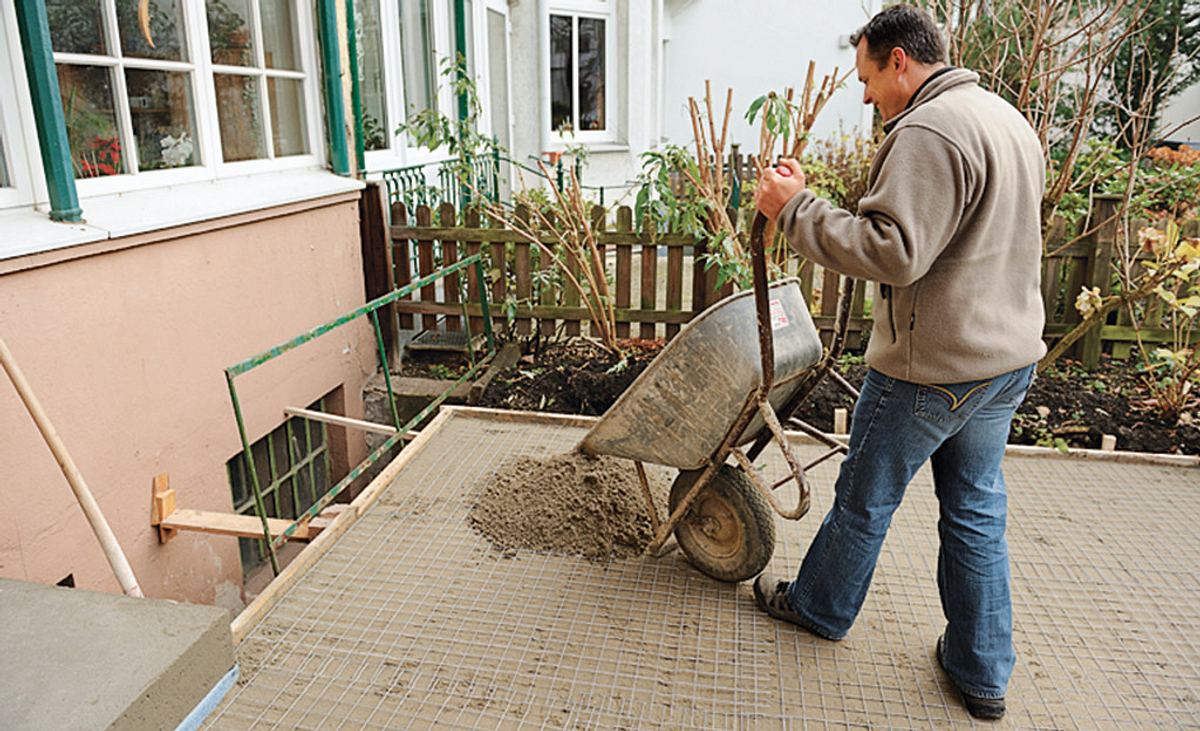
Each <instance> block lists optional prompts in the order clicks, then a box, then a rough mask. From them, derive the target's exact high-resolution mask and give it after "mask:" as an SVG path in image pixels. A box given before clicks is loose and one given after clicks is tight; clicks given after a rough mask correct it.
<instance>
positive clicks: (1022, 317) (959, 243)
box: [754, 5, 1045, 719]
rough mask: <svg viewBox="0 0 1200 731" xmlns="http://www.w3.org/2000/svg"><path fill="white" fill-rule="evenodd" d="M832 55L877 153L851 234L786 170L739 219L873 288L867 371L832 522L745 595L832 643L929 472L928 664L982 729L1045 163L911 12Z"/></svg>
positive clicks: (1005, 638) (1000, 708) (1036, 304)
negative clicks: (873, 129) (934, 520)
mask: <svg viewBox="0 0 1200 731" xmlns="http://www.w3.org/2000/svg"><path fill="white" fill-rule="evenodd" d="M851 41H852V42H853V43H854V44H855V45H856V47H857V60H856V66H857V70H858V77H859V81H861V82H862V83H863V86H864V87H865V88H864V92H863V102H864V103H865V104H874V105H875V107H876V108H877V109H878V110H879V113H880V115H881V116H882V118H883V121H884V130H885V131H886V133H887V136H886V137H885V138H884V140H883V143H882V144H881V146H880V148H879V152H878V153H877V155H876V158H875V160H874V161H873V164H872V167H871V172H870V179H869V191H868V193H867V194H866V195H865V196H864V197H863V198H862V200H861V202H860V203H859V205H858V212H857V215H856V214H855V213H852V212H849V211H845V210H839V209H837V208H834V207H833V206H832V205H830V204H829V203H828V202H827V201H824V200H821V199H819V198H817V197H816V196H815V195H813V193H812V192H811V191H808V190H806V188H805V180H804V173H803V172H802V171H801V169H800V165H799V163H798V162H797V161H795V160H783V161H782V163H781V165H782V168H781V170H782V171H783V172H782V173H781V172H776V171H774V170H767V171H766V172H764V174H763V176H762V180H761V182H760V186H759V190H758V193H757V201H756V202H757V205H758V209H759V210H760V211H761V212H762V213H763V214H764V215H766V216H768V217H770V218H776V219H777V220H778V222H779V227H780V230H781V231H783V232H784V233H785V235H786V236H787V238H788V241H789V242H790V243H791V245H792V246H793V247H794V248H795V249H796V250H797V251H798V252H800V253H801V254H802V255H804V256H806V257H808V258H809V259H811V260H812V261H815V262H817V263H818V264H820V265H822V266H824V267H827V268H829V269H832V270H835V271H838V272H841V273H843V274H846V275H848V276H851V277H856V278H860V279H868V280H871V281H874V282H876V283H877V286H876V297H875V303H876V304H875V322H874V327H873V330H872V333H871V338H870V342H869V343H868V346H867V354H866V360H867V364H868V365H869V366H870V371H869V373H868V375H867V378H866V382H865V383H864V384H863V388H862V395H861V396H860V398H859V400H858V404H857V405H856V407H855V409H854V419H853V424H852V428H851V433H850V449H849V453H848V454H847V455H846V459H845V461H844V462H843V463H842V466H841V471H840V473H839V476H838V480H837V485H836V488H835V499H834V504H833V507H832V508H831V509H830V511H829V513H828V515H826V516H825V519H824V522H823V523H822V524H821V527H820V529H819V531H818V533H817V536H816V538H814V539H813V542H812V545H811V546H809V549H808V552H807V555H806V556H805V557H804V561H803V563H802V565H801V567H800V571H799V573H798V575H797V577H796V579H795V580H794V581H790V582H789V581H786V580H776V579H774V578H771V577H768V576H766V575H764V576H760V577H759V578H758V580H757V581H756V582H755V585H754V592H755V598H756V599H757V601H758V604H759V606H760V607H761V608H762V609H763V610H765V611H766V612H767V613H769V614H771V615H772V616H774V617H776V618H778V619H782V620H786V621H789V622H792V623H795V624H797V625H800V626H801V627H803V628H805V629H807V630H808V631H810V632H812V633H814V634H817V635H819V636H821V637H824V638H826V639H829V640H840V639H841V638H843V637H845V635H846V633H847V632H848V631H849V630H850V626H851V625H852V624H853V623H854V619H855V617H856V616H857V615H858V612H859V610H860V609H861V608H862V604H863V600H864V599H865V598H866V593H867V588H868V586H869V585H870V582H871V577H872V575H873V573H874V570H875V564H876V561H877V559H878V558H879V551H880V549H881V547H882V545H883V539H884V536H885V534H886V533H887V529H888V526H889V524H890V523H891V518H892V514H893V513H894V512H895V510H896V508H897V507H899V505H900V500H901V498H902V497H903V495H904V490H905V487H906V486H907V484H908V482H909V480H910V479H911V478H912V476H913V474H914V473H915V472H916V471H917V469H918V468H920V467H921V465H922V464H924V463H925V461H926V460H931V461H932V467H933V477H934V485H935V489H936V493H937V497H938V501H939V505H940V516H939V520H938V534H939V537H940V548H939V552H938V568H937V581H938V588H939V591H940V594H941V601H942V611H943V613H944V614H945V617H946V628H945V632H944V633H943V635H942V637H940V638H939V639H938V641H937V645H936V651H937V659H938V662H939V663H940V665H941V667H942V668H943V669H944V671H945V672H946V673H947V675H948V676H949V677H950V679H951V680H952V681H953V682H954V684H955V686H956V687H957V688H958V690H959V691H960V693H961V695H962V697H963V701H964V705H965V706H966V708H967V710H968V711H969V712H970V713H971V715H973V716H975V717H977V718H989V719H995V718H1000V717H1002V716H1003V715H1004V694H1005V690H1006V688H1007V685H1008V680H1009V676H1010V675H1011V674H1012V668H1013V664H1014V662H1015V654H1014V651H1013V646H1012V604H1011V596H1010V592H1009V566H1008V546H1007V544H1006V542H1005V538H1004V529H1005V518H1006V512H1007V506H1006V497H1005V486H1004V477H1003V475H1002V473H1001V470H1000V462H1001V458H1002V457H1003V455H1004V446H1005V443H1006V441H1007V437H1008V429H1009V422H1010V421H1011V420H1012V415H1013V413H1014V412H1015V411H1016V409H1017V406H1018V405H1019V404H1020V403H1021V400H1022V399H1023V398H1024V397H1025V393H1026V391H1027V390H1028V388H1029V384H1030V382H1031V380H1032V378H1033V364H1034V363H1035V362H1036V361H1037V360H1038V359H1039V358H1041V356H1042V355H1043V354H1044V353H1045V345H1044V344H1043V343H1042V340H1041V334H1042V325H1043V314H1042V300H1041V295H1040V285H1039V278H1040V267H1041V252H1042V245H1041V226H1040V222H1039V211H1040V208H1041V198H1042V190H1043V186H1044V176H1045V172H1044V165H1045V163H1044V160H1043V158H1042V154H1041V147H1040V145H1039V143H1038V140H1037V138H1036V136H1035V135H1034V133H1033V131H1032V129H1031V128H1030V127H1029V125H1028V124H1027V123H1026V121H1025V119H1024V118H1023V117H1022V116H1021V115H1020V114H1019V113H1018V112H1017V111H1016V110H1015V109H1014V108H1013V107H1012V106H1010V105H1009V104H1007V103H1006V102H1005V101H1003V100H1002V99H1000V98H999V97H997V96H995V95H994V94H991V93H990V92H987V91H985V90H983V89H981V88H980V87H979V86H978V85H977V82H978V78H979V77H978V76H977V75H976V74H974V73H972V72H970V71H966V70H964V69H957V68H952V67H949V66H947V65H946V64H945V62H944V61H945V47H944V45H943V42H942V39H941V34H940V33H939V31H938V28H937V26H936V25H935V24H934V22H933V20H932V18H930V17H929V16H928V15H927V14H925V13H924V12H923V11H920V10H917V9H916V8H913V7H910V6H903V5H900V6H892V7H889V8H887V9H886V10H884V11H882V12H881V13H879V14H878V15H876V16H875V17H874V18H872V19H871V20H870V22H868V23H867V25H865V26H864V27H863V28H861V29H859V30H858V31H857V32H856V33H855V34H854V35H853V36H851ZM784 168H786V170H783V169H784Z"/></svg>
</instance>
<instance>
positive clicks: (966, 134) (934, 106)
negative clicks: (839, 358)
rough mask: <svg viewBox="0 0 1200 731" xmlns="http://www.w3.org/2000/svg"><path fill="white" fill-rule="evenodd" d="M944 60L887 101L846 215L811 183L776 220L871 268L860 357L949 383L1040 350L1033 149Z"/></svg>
mask: <svg viewBox="0 0 1200 731" xmlns="http://www.w3.org/2000/svg"><path fill="white" fill-rule="evenodd" d="M978 80H979V77H978V76H977V75H976V74H974V73H972V72H970V71H966V70H963V69H951V70H949V71H946V72H944V73H942V74H940V75H939V76H937V77H935V78H933V79H931V80H930V81H929V82H928V83H926V84H925V86H924V87H923V88H922V89H920V90H919V91H918V92H917V95H916V97H915V98H914V99H913V101H912V103H911V104H910V105H909V107H908V109H906V110H905V111H904V112H902V113H901V114H899V115H897V116H896V117H895V118H894V119H892V120H890V121H889V123H888V124H887V125H886V126H885V130H886V131H887V136H886V137H885V138H884V141H883V144H882V145H881V146H880V148H879V152H878V153H877V155H876V157H875V160H874V161H873V163H872V165H871V171H870V176H869V188H868V192H867V194H866V195H865V196H863V198H862V200H861V201H860V202H859V204H858V213H857V215H856V214H854V213H851V212H850V211H846V210H842V209H838V208H835V207H834V206H833V205H831V204H830V203H829V202H828V201H825V200H822V199H820V198H817V197H816V195H814V194H813V193H812V192H811V191H807V190H806V191H803V192H801V193H798V194H797V195H795V196H794V197H793V198H792V199H791V200H790V201H788V203H787V205H785V206H784V208H783V211H782V212H781V213H780V216H779V226H780V230H781V231H783V232H784V233H785V234H786V236H787V238H788V241H789V242H790V243H791V245H792V247H793V248H795V249H796V250H797V251H798V252H800V253H801V254H802V255H803V256H806V257H808V258H809V259H811V260H813V261H815V262H817V263H818V264H820V265H822V266H824V267H827V268H829V269H832V270H835V271H838V272H841V273H843V274H847V275H849V276H852V277H855V278H858V279H867V280H871V281H873V282H876V283H877V284H876V288H875V304H874V312H873V317H874V328H873V330H872V332H871V338H870V342H869V343H868V345H867V354H866V360H867V363H868V365H870V366H871V367H872V368H874V369H876V370H878V371H880V372H882V373H884V374H885V375H888V376H892V377H893V378H899V379H902V380H905V381H911V382H916V383H962V382H964V381H974V380H979V379H984V378H990V377H992V376H996V375H999V374H1001V373H1005V372H1007V371H1010V370H1013V369H1015V368H1020V367H1022V366H1026V365H1029V364H1030V363H1032V362H1034V361H1036V360H1038V359H1039V358H1041V357H1042V355H1044V354H1045V352H1046V346H1045V344H1044V343H1043V342H1042V337H1041V336H1042V327H1043V324H1044V315H1043V309H1042V298H1041V289H1040V280H1041V261H1042V259H1041V256H1042V240H1041V221H1040V219H1041V213H1040V212H1041V200H1042V189H1043V187H1044V185H1045V168H1044V166H1045V162H1044V160H1043V158H1042V152H1041V146H1040V144H1039V142H1038V139H1037V137H1036V136H1035V135H1034V132H1033V130H1032V129H1031V128H1030V126H1029V124H1028V123H1027V122H1026V121H1025V119H1024V118H1023V117H1022V116H1021V115H1020V113H1018V112H1017V110H1016V109H1014V108H1013V107H1012V106H1011V105H1009V104H1008V103H1007V102H1005V101H1004V100H1003V99H1001V98H1000V97H998V96H996V95H995V94H992V93H991V92H988V91H985V90H983V89H981V88H980V87H979V86H978V84H977V82H978Z"/></svg>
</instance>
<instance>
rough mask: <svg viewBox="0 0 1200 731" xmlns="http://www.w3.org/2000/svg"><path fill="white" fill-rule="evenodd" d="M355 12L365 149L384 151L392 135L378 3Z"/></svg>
mask: <svg viewBox="0 0 1200 731" xmlns="http://www.w3.org/2000/svg"><path fill="white" fill-rule="evenodd" d="M354 8H355V12H356V17H355V21H356V23H355V24H356V26H357V28H358V38H357V40H358V76H359V79H358V83H359V91H360V92H361V94H362V106H363V109H362V117H363V147H365V148H366V149H367V150H385V149H387V148H388V147H389V144H388V139H389V138H390V137H391V132H390V127H389V118H388V96H387V92H388V87H387V80H386V72H385V71H384V67H385V63H384V55H383V25H382V24H381V23H380V17H379V3H378V2H372V1H371V0H365V1H364V2H357V3H355V4H354Z"/></svg>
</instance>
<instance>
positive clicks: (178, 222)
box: [0, 169, 363, 269]
mask: <svg viewBox="0 0 1200 731" xmlns="http://www.w3.org/2000/svg"><path fill="white" fill-rule="evenodd" d="M362 187H363V183H362V182H361V181H358V180H354V179H352V178H343V177H340V176H337V175H334V174H333V173H330V172H328V171H326V170H317V169H310V170H295V171H289V172H286V173H264V174H259V175H247V176H242V177H236V178H224V179H219V180H210V181H205V182H201V183H187V184H181V185H173V186H168V187H165V188H154V189H151V190H141V191H137V192H130V193H119V194H115V195H105V196H96V197H91V198H85V199H83V200H82V201H80V207H81V208H82V209H83V217H84V222H83V223H55V222H53V221H51V220H49V218H47V217H46V214H45V212H43V211H40V210H33V209H30V208H23V209H18V210H14V211H9V212H3V213H0V242H2V243H0V260H6V259H13V258H16V257H23V256H29V255H33V254H39V253H42V252H48V251H54V250H56V249H63V248H67V247H71V246H78V245H80V244H88V243H93V242H96V241H104V240H106V239H117V238H123V237H128V236H134V235H137V234H146V233H149V232H152V231H159V230H162V229H170V228H177V227H179V226H185V225H188V224H195V223H201V222H203V221H209V220H213V219H217V218H223V217H227V216H233V215H237V214H242V213H249V212H253V211H258V210H262V209H266V208H274V207H276V206H281V205H287V204H289V203H298V202H302V201H308V200H313V199H316V198H323V197H325V196H330V195H337V194H339V193H348V192H352V191H357V190H361V189H362ZM4 268H7V267H2V268H0V269H4Z"/></svg>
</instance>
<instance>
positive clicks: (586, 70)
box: [579, 18, 604, 130]
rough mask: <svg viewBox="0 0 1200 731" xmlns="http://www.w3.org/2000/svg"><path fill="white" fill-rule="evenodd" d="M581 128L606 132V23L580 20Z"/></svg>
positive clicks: (589, 19) (588, 19)
mask: <svg viewBox="0 0 1200 731" xmlns="http://www.w3.org/2000/svg"><path fill="white" fill-rule="evenodd" d="M579 128H580V129H584V130H600V129H604V21H603V20H600V19H598V18H580V19H579Z"/></svg>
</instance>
